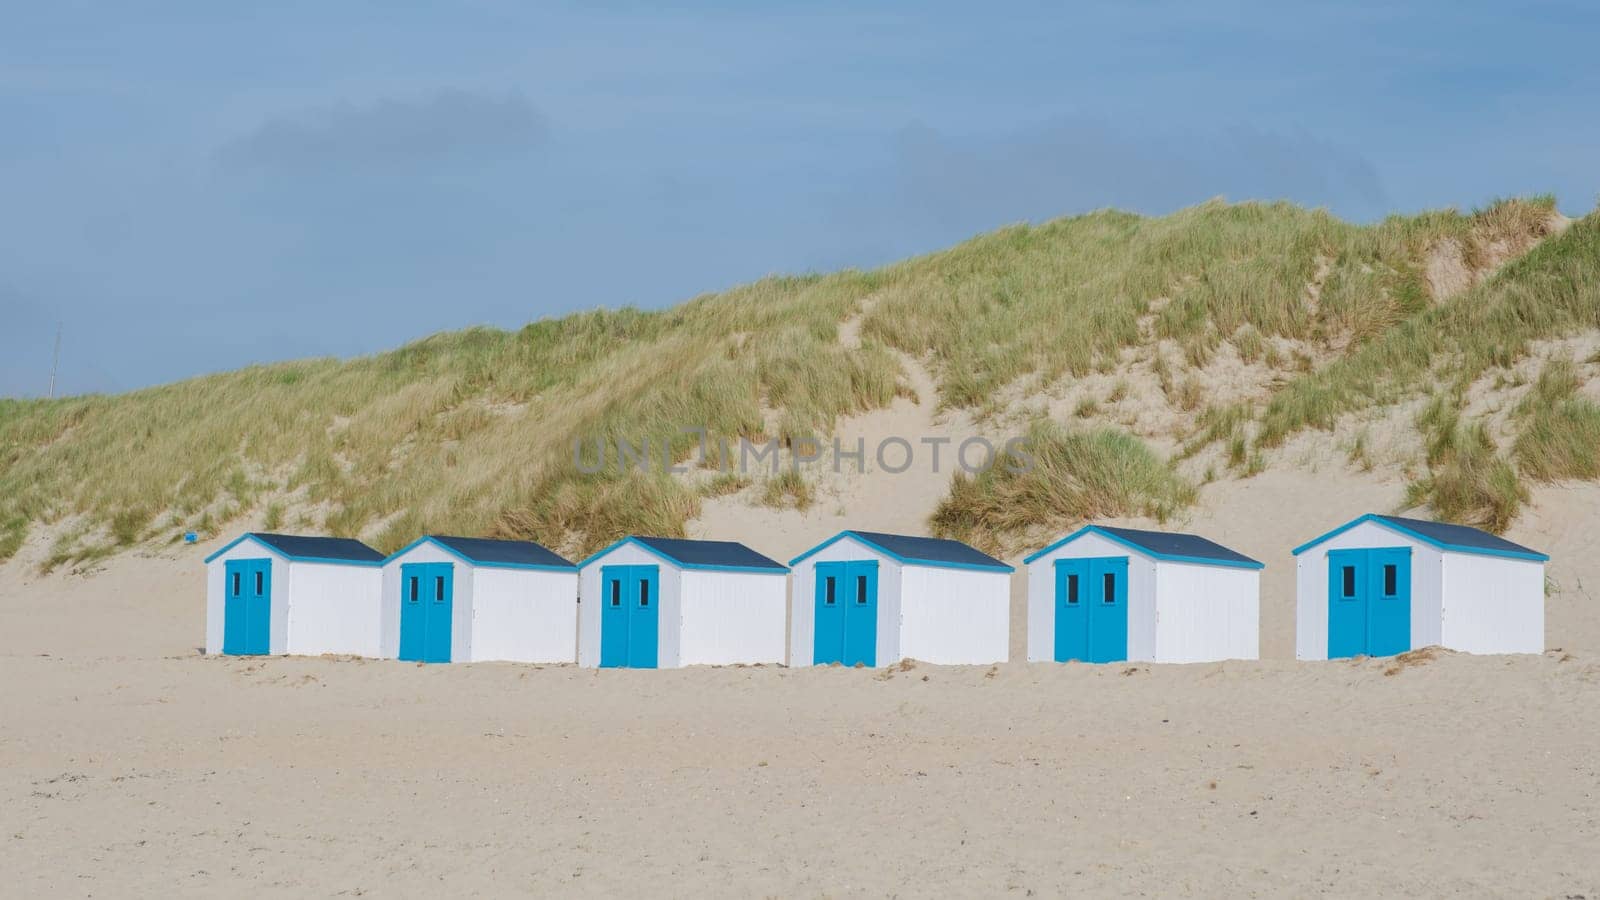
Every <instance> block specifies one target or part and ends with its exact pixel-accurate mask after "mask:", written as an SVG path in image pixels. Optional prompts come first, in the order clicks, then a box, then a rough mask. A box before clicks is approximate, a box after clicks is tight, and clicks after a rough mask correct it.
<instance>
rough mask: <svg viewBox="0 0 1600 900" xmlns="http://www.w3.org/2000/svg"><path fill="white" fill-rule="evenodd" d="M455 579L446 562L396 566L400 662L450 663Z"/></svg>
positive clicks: (453, 569) (451, 568) (452, 566)
mask: <svg viewBox="0 0 1600 900" xmlns="http://www.w3.org/2000/svg"><path fill="white" fill-rule="evenodd" d="M455 580H456V579H455V566H454V565H452V564H450V563H404V564H402V565H401V566H400V658H401V659H404V660H410V661H411V662H425V663H447V662H449V661H450V629H451V615H452V614H453V611H454V609H455Z"/></svg>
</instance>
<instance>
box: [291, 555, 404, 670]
mask: <svg viewBox="0 0 1600 900" xmlns="http://www.w3.org/2000/svg"><path fill="white" fill-rule="evenodd" d="M283 570H287V573H288V577H287V581H288V594H289V602H288V603H287V604H286V606H287V607H288V608H287V610H286V611H287V613H288V618H287V626H286V634H287V644H286V648H285V650H284V651H283V652H286V653H293V654H297V655H301V656H318V655H321V654H323V653H349V654H354V655H356V656H374V657H375V656H378V655H379V653H380V650H381V642H380V635H379V625H380V617H381V606H382V595H383V570H382V569H380V568H378V567H377V566H351V565H339V564H338V563H320V562H304V561H295V562H290V563H287V564H280V565H278V566H277V567H275V568H274V570H273V619H274V624H276V619H277V599H278V597H277V576H278V573H279V572H280V571H283ZM274 652H277V651H276V650H275V651H274Z"/></svg>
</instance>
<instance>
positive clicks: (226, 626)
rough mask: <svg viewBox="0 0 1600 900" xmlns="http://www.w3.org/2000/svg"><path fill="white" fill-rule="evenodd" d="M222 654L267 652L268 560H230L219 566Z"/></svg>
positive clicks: (269, 609)
mask: <svg viewBox="0 0 1600 900" xmlns="http://www.w3.org/2000/svg"><path fill="white" fill-rule="evenodd" d="M223 576H224V577H225V578H226V579H227V582H226V584H225V585H224V588H223V610H222V652H223V653H228V654H232V655H234V656H258V655H264V654H267V653H271V652H272V650H271V639H272V560H270V559H230V560H228V562H227V563H226V564H225V565H224V566H223Z"/></svg>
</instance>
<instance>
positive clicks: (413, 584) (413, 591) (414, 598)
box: [411, 575, 417, 603]
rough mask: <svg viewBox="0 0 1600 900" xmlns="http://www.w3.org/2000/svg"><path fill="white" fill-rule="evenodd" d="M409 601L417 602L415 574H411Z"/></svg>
mask: <svg viewBox="0 0 1600 900" xmlns="http://www.w3.org/2000/svg"><path fill="white" fill-rule="evenodd" d="M411 602H412V603H415V602H417V576H415V575H413V576H411Z"/></svg>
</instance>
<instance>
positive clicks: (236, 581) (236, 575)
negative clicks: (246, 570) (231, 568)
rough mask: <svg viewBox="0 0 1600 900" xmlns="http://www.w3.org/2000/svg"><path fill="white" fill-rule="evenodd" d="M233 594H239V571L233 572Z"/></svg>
mask: <svg viewBox="0 0 1600 900" xmlns="http://www.w3.org/2000/svg"><path fill="white" fill-rule="evenodd" d="M233 595H234V596H235V597H237V596H239V573H238V572H235V573H233Z"/></svg>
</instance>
